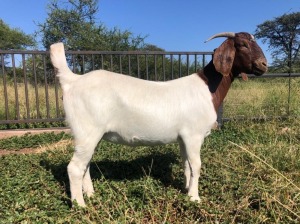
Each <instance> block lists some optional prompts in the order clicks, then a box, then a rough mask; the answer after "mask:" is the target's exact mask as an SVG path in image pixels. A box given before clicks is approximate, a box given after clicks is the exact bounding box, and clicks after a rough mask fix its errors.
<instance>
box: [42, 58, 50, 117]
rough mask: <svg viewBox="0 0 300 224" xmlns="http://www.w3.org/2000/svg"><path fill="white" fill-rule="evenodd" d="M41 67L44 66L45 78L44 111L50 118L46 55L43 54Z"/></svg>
mask: <svg viewBox="0 0 300 224" xmlns="http://www.w3.org/2000/svg"><path fill="white" fill-rule="evenodd" d="M43 67H44V78H45V98H46V113H47V118H48V119H49V118H50V106H49V91H48V79H47V71H46V56H45V55H43Z"/></svg>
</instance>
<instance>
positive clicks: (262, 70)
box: [252, 68, 267, 76]
mask: <svg viewBox="0 0 300 224" xmlns="http://www.w3.org/2000/svg"><path fill="white" fill-rule="evenodd" d="M266 71H267V69H260V68H253V69H252V73H253V74H254V75H257V76H261V75H263V74H264V73H265V72H266Z"/></svg>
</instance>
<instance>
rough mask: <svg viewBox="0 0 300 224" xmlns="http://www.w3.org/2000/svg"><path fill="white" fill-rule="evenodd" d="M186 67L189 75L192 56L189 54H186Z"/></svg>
mask: <svg viewBox="0 0 300 224" xmlns="http://www.w3.org/2000/svg"><path fill="white" fill-rule="evenodd" d="M186 67H187V74H186V75H189V74H190V56H189V55H188V54H187V55H186Z"/></svg>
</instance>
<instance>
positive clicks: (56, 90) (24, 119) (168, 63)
mask: <svg viewBox="0 0 300 224" xmlns="http://www.w3.org/2000/svg"><path fill="white" fill-rule="evenodd" d="M66 55H67V60H68V63H69V66H70V68H71V69H72V70H73V71H74V72H75V73H78V74H83V73H86V72H88V71H91V70H95V69H106V70H110V71H114V72H119V73H123V74H127V75H130V76H134V77H138V78H141V79H147V80H154V81H167V80H171V79H176V78H179V77H182V76H186V75H188V74H191V73H194V72H196V71H197V70H198V69H202V68H203V67H204V66H205V65H206V64H207V63H208V62H209V61H210V60H211V57H212V52H148V51H147V52H135V51H134V52H103V51H101V52H99V51H88V52H86V51H67V52H66ZM0 68H1V70H0V78H1V81H0V125H2V126H5V125H12V124H37V123H56V122H62V121H63V120H64V112H63V107H62V91H61V89H60V86H59V83H58V80H57V79H56V77H55V74H54V70H53V67H52V65H51V63H50V57H49V52H46V51H3V50H0ZM299 76H300V75H299V74H290V75H288V74H280V75H278V74H277V75H265V76H263V77H265V78H260V79H259V80H260V81H254V80H253V81H252V80H251V82H255V83H256V87H255V88H256V89H254V90H253V89H251V88H254V87H253V85H252V84H251V85H250V84H249V83H247V84H244V83H242V82H240V81H238V80H237V81H235V83H234V84H233V87H232V88H231V90H230V92H229V95H228V96H227V98H226V100H225V102H224V108H223V116H224V117H221V114H220V116H219V120H221V119H226V118H245V117H249V116H252V117H265V116H285V115H291V114H292V115H299V114H300V108H299V104H300V103H299V101H298V99H295V98H296V97H295V96H298V98H299V96H300V88H299V86H300V84H299ZM251 79H252V78H251ZM270 80H272V81H270ZM270 82H272V83H273V84H272V85H271V86H270V85H268V87H264V86H267V85H265V84H268V83H270ZM248 84H249V85H248ZM279 85H280V86H281V88H280V90H278V88H277V87H278V86H279ZM247 86H250V87H251V88H248V87H247ZM264 88H268V90H269V92H268V94H269V95H270V97H271V100H270V102H269V103H267V102H263V103H264V104H265V105H264V106H263V107H261V108H259V106H258V108H257V105H256V108H255V107H254V108H255V109H251V110H250V109H249V108H248V107H253V105H251V104H254V102H256V101H258V99H255V97H259V99H261V98H262V96H259V95H255V94H257V91H262V90H264ZM276 89H277V90H276ZM249 91H250V92H249ZM277 91H280V92H279V93H277ZM254 93H255V94H254ZM243 94H246V96H242V95H243ZM251 95H252V96H253V97H254V99H250V100H249V96H251ZM275 95H276V97H277V98H276V97H275ZM274 97H275V98H274ZM249 102H251V103H250V104H249ZM279 102H280V104H282V105H280V106H278V103H279ZM246 104H247V106H245V105H246ZM236 108H244V109H243V110H244V112H242V109H241V110H236ZM267 108H268V110H267ZM274 108H275V109H274ZM283 108H284V109H283ZM233 111H235V112H234V113H232V112H233ZM249 111H252V112H251V113H249ZM271 112H272V113H271ZM255 113H258V114H255Z"/></svg>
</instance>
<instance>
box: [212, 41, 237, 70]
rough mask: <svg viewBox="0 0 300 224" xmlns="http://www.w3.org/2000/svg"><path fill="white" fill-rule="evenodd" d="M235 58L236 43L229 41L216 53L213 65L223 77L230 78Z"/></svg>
mask: <svg viewBox="0 0 300 224" xmlns="http://www.w3.org/2000/svg"><path fill="white" fill-rule="evenodd" d="M234 56H235V47H234V41H233V40H232V39H227V40H225V41H224V42H223V43H222V44H221V46H220V47H218V48H217V49H216V50H215V52H214V59H213V63H214V66H215V68H216V70H217V72H220V73H221V74H222V75H223V76H228V75H229V74H230V73H231V68H232V64H233V61H234Z"/></svg>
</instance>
